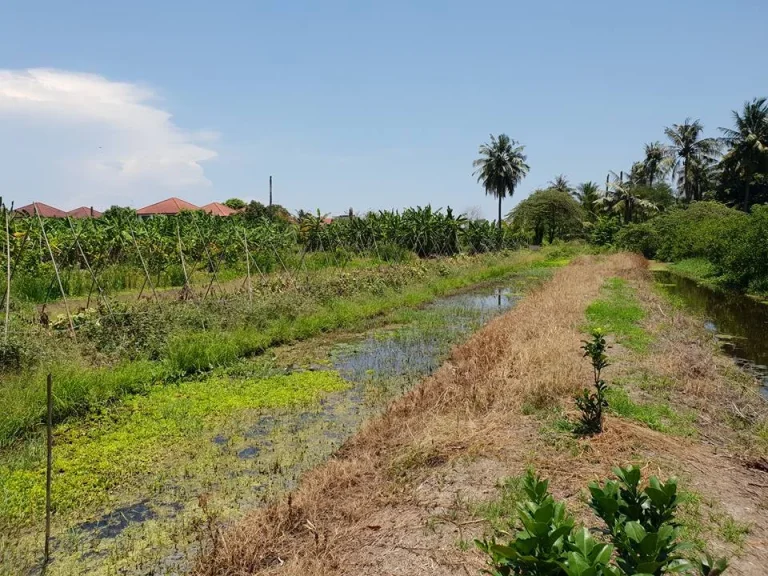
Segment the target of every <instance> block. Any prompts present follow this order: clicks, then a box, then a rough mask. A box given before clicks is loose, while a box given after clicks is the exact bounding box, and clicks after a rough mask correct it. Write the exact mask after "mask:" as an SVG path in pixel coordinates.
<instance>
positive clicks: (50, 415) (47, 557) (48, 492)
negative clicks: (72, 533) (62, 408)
mask: <svg viewBox="0 0 768 576" xmlns="http://www.w3.org/2000/svg"><path fill="white" fill-rule="evenodd" d="M46 391H47V397H48V418H47V421H46V429H47V433H46V440H47V441H46V444H47V456H48V459H47V463H46V467H45V560H44V564H43V566H44V567H45V566H48V561H49V560H50V557H51V473H52V470H53V377H52V376H51V375H50V374H48V378H47V381H46Z"/></svg>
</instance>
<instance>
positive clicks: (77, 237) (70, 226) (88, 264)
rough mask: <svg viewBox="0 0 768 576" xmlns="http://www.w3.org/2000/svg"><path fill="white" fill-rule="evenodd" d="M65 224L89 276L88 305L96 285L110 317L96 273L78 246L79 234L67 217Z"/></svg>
mask: <svg viewBox="0 0 768 576" xmlns="http://www.w3.org/2000/svg"><path fill="white" fill-rule="evenodd" d="M67 223H68V224H69V229H70V230H72V234H73V235H74V237H75V245H76V246H77V249H78V251H79V252H80V256H81V257H82V259H83V262H85V267H86V268H88V272H89V273H90V275H91V290H89V291H88V304H90V302H91V291H92V290H93V285H94V284H96V289H97V290H98V291H99V296H101V299H102V301H103V302H104V304H105V305H106V307H107V310H109V314H110V315H112V307H111V306H110V305H109V301H108V300H107V297H106V296H105V295H104V291H103V290H102V289H101V284H99V280H98V279H97V278H96V273H95V272H94V271H93V268H91V264H90V263H89V262H88V258H86V257H85V252H84V251H83V246H82V244H80V234H79V233H77V232H76V231H75V227H74V226H73V225H72V220H70V218H69V216H67Z"/></svg>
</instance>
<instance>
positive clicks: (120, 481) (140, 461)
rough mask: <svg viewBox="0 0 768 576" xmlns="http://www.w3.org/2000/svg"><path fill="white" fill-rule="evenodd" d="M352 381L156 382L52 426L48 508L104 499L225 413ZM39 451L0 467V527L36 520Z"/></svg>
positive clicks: (332, 377)
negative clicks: (85, 417) (84, 418)
mask: <svg viewBox="0 0 768 576" xmlns="http://www.w3.org/2000/svg"><path fill="white" fill-rule="evenodd" d="M348 386H349V383H348V382H347V381H345V380H343V379H342V378H341V377H340V376H339V375H338V373H336V372H332V371H319V372H297V373H293V374H290V375H277V376H266V377H258V376H257V377H252V378H247V379H240V380H237V379H230V378H226V377H212V378H207V379H205V380H198V381H192V382H185V383H183V384H182V385H179V386H158V387H155V388H153V389H152V391H151V393H150V394H148V395H145V396H132V397H130V398H128V399H126V401H125V403H124V404H123V405H122V406H116V407H114V408H111V409H107V410H104V411H103V412H102V413H101V414H99V415H97V416H93V417H92V418H91V419H90V421H88V422H87V423H86V425H79V424H77V423H75V424H74V425H72V426H68V425H62V426H59V427H58V428H57V430H56V450H55V463H54V465H55V469H56V475H55V478H54V490H53V507H54V510H55V512H56V513H57V514H63V513H66V512H68V511H70V510H77V511H86V510H89V509H92V508H93V507H94V506H98V505H99V504H102V503H103V502H106V501H107V500H109V498H110V493H111V492H112V491H114V490H116V489H118V488H122V487H123V486H124V485H125V484H126V483H127V482H130V481H131V479H132V478H134V477H136V476H137V475H140V474H143V473H150V472H152V471H153V470H156V469H157V463H158V462H160V461H163V460H164V459H165V458H168V457H171V456H173V453H174V452H177V451H184V450H187V449H189V448H192V449H200V450H205V449H206V447H207V445H209V444H211V443H210V441H208V442H206V443H205V445H204V446H200V447H199V448H197V447H195V446H189V445H188V444H189V442H190V440H193V439H196V438H199V436H200V434H201V432H202V431H204V430H205V429H207V428H209V427H211V428H212V427H213V426H212V424H213V423H214V422H217V421H221V420H222V419H223V418H226V417H227V416H228V415H230V414H234V413H235V412H238V411H242V410H245V409H250V410H261V409H275V408H287V407H293V406H298V405H309V404H312V403H314V402H316V401H317V400H318V399H319V398H320V397H321V395H323V394H325V393H328V392H333V391H336V390H342V389H344V388H346V387H348ZM39 456H40V454H37V453H33V454H29V453H23V454H16V455H7V457H6V458H5V461H4V462H3V464H1V465H0V494H2V495H3V497H2V498H0V527H2V526H4V525H14V526H20V525H26V524H29V523H33V522H38V521H40V519H41V517H42V516H41V515H42V513H43V510H44V498H45V492H44V488H45V482H44V481H43V480H42V479H44V477H45V466H44V460H43V459H42V458H40V457H39Z"/></svg>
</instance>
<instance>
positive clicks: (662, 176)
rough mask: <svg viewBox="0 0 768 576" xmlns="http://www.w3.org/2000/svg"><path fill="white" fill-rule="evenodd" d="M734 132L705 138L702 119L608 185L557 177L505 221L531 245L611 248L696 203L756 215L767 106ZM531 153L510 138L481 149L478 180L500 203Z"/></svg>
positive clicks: (745, 116)
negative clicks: (643, 225)
mask: <svg viewBox="0 0 768 576" xmlns="http://www.w3.org/2000/svg"><path fill="white" fill-rule="evenodd" d="M732 120H733V124H732V126H731V127H723V128H719V130H718V131H719V135H718V136H705V134H704V126H703V125H702V123H701V122H700V121H699V120H693V119H691V118H686V119H685V120H684V121H683V122H682V123H680V124H672V125H671V126H667V127H665V128H664V130H663V134H664V137H665V140H664V141H663V142H662V141H655V142H650V143H647V144H645V145H644V149H643V156H642V158H640V159H639V160H638V161H636V162H634V163H633V164H632V166H631V167H630V168H629V170H626V171H624V170H622V171H619V172H618V173H616V172H609V175H608V177H607V178H606V181H605V185H604V186H603V185H601V184H598V183H597V182H591V181H590V182H584V183H581V184H578V185H577V186H572V185H571V184H570V183H569V182H568V180H567V178H566V177H565V176H563V175H559V176H557V177H556V178H554V179H553V180H552V181H550V182H549V183H548V185H547V187H546V188H544V189H541V190H536V191H534V192H533V193H532V194H531V195H530V196H529V197H528V198H526V199H525V200H523V201H522V202H521V203H520V204H519V205H518V206H516V207H515V209H514V210H512V211H511V212H509V213H508V214H507V218H506V220H507V222H508V223H509V224H510V225H511V226H512V227H513V228H514V229H515V230H516V231H517V232H518V233H522V234H524V235H525V236H526V237H527V238H528V239H529V240H530V241H531V242H533V243H536V244H540V243H541V242H543V241H545V240H547V241H550V242H551V241H553V240H554V239H556V238H561V239H568V238H573V237H585V238H587V239H592V240H595V241H596V242H597V243H603V244H604V243H609V242H610V241H611V240H612V239H613V236H614V235H615V234H616V233H617V232H618V230H619V229H620V228H621V227H623V226H626V225H629V224H632V223H639V222H645V221H648V220H649V219H652V218H654V217H655V216H657V215H658V214H660V213H662V212H664V211H667V210H670V209H673V208H679V207H685V206H688V205H690V204H691V203H693V202H700V201H705V200H708V201H714V202H719V203H721V204H724V205H725V206H728V207H733V208H736V209H739V210H741V211H743V212H750V211H751V209H752V207H753V206H755V205H757V204H764V203H766V202H768V103H767V101H766V99H765V98H755V99H753V100H752V101H749V102H745V103H744V105H743V107H742V109H741V110H734V111H732ZM524 151H525V147H524V146H522V145H521V144H520V143H519V142H517V141H515V140H513V139H511V138H509V137H508V136H507V135H506V134H501V135H499V136H498V137H497V136H491V138H490V141H489V142H488V143H485V144H483V145H481V146H480V149H479V155H480V157H479V158H478V159H477V160H475V162H474V167H475V169H476V170H475V173H474V174H475V175H476V176H477V177H478V181H479V182H480V183H481V184H482V185H483V187H484V189H485V192H486V194H489V195H492V196H495V197H496V198H497V199H498V202H499V218H498V225H499V226H500V227H501V225H502V210H501V203H502V200H503V199H504V198H506V197H507V196H512V195H513V193H514V191H515V188H516V187H517V186H518V185H519V183H520V182H521V181H522V179H523V178H524V177H525V176H526V175H527V173H528V170H529V167H528V164H527V158H526V155H525V153H524Z"/></svg>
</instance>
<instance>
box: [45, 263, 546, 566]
mask: <svg viewBox="0 0 768 576" xmlns="http://www.w3.org/2000/svg"><path fill="white" fill-rule="evenodd" d="M545 275H546V272H544V271H542V272H538V271H537V272H536V273H534V275H533V276H519V277H515V278H512V279H511V280H508V281H506V282H505V284H504V286H503V287H498V286H497V287H492V288H483V289H477V290H474V291H470V292H465V293H461V294H458V295H454V296H450V297H446V298H442V299H438V300H436V301H434V302H432V303H431V304H430V305H428V306H425V307H423V308H421V309H418V310H402V311H399V312H398V313H396V314H395V318H394V321H395V324H394V325H393V326H391V327H388V328H382V329H377V330H373V331H370V332H367V333H362V334H359V335H358V336H357V337H352V338H346V339H345V340H344V341H343V342H339V343H336V344H334V345H332V346H330V348H329V349H327V350H324V351H323V352H322V353H321V356H322V358H320V357H317V356H316V357H313V358H309V359H307V363H304V364H302V365H301V366H297V365H293V366H290V367H287V366H280V365H273V366H271V367H270V368H268V370H269V371H270V373H282V374H285V373H291V372H295V371H309V372H312V371H326V370H328V371H332V372H334V373H336V374H338V375H339V376H341V378H343V379H344V380H346V381H347V382H348V383H349V387H348V388H346V389H345V390H343V391H340V392H334V393H330V394H327V395H325V396H324V397H323V398H322V400H321V401H320V402H319V403H317V404H316V405H312V406H304V407H300V408H298V409H284V410H265V411H256V410H242V411H241V412H240V413H238V414H237V415H235V416H233V417H230V418H228V419H227V421H226V422H219V423H218V424H216V425H215V426H213V427H212V428H211V429H206V430H202V431H201V432H200V433H199V435H198V436H196V439H195V442H196V446H195V447H194V450H193V451H192V452H191V453H187V454H180V455H179V456H178V457H177V458H176V460H177V461H175V462H173V466H172V468H169V469H168V470H165V471H162V470H158V471H157V473H156V475H155V477H154V478H152V477H148V478H147V479H146V481H142V484H143V485H144V488H139V489H138V490H133V491H132V492H131V493H129V494H122V495H116V497H115V501H114V504H113V505H112V506H110V507H109V508H108V509H106V510H103V513H102V514H101V515H100V516H96V517H93V518H89V519H88V520H87V521H85V522H80V523H78V524H77V525H74V526H71V527H68V528H67V530H66V535H62V534H61V533H60V534H59V535H58V536H57V538H56V541H55V543H54V544H55V546H54V562H53V564H52V565H51V570H50V574H71V573H77V574H79V573H88V574H102V573H103V574H123V573H126V574H127V573H130V574H153V575H155V574H180V573H183V572H184V571H185V570H186V569H188V568H189V566H190V564H189V563H190V559H191V558H194V555H195V553H196V551H197V549H198V542H199V538H198V534H199V531H200V529H201V527H204V523H205V518H204V517H202V514H201V509H200V496H201V494H204V495H205V499H206V501H208V502H209V503H210V504H209V508H210V509H211V510H212V511H213V514H214V515H215V517H216V519H217V521H224V522H227V521H235V520H236V519H237V518H238V517H240V516H241V515H242V513H243V512H244V511H246V510H248V509H251V508H253V507H255V506H259V505H260V504H262V503H263V502H266V501H269V500H270V499H271V498H273V497H274V496H276V495H279V494H281V493H284V492H285V491H286V490H291V489H293V488H295V486H296V485H297V482H298V479H299V477H300V474H301V473H302V472H304V471H306V470H307V469H309V468H311V467H312V466H315V465H317V464H319V463H320V462H322V461H323V460H325V459H327V458H328V457H329V456H330V455H331V454H333V452H335V451H336V450H337V449H338V448H339V447H340V446H341V444H342V443H343V442H344V441H345V440H346V439H347V438H349V437H350V436H351V435H352V434H353V433H354V432H355V431H356V430H357V429H358V428H359V427H360V425H361V424H362V423H363V422H364V421H365V420H366V419H368V418H370V417H371V416H374V415H375V414H377V413H379V412H380V411H381V410H382V409H383V407H385V406H386V405H387V404H388V403H389V402H391V401H392V400H393V399H395V398H397V397H398V396H399V395H401V394H403V393H404V392H405V391H407V390H408V389H410V388H411V387H413V386H414V385H415V384H416V383H418V382H419V381H421V380H422V379H423V378H425V377H426V376H428V375H429V374H431V373H432V372H434V371H435V370H436V369H437V368H438V367H439V366H440V365H441V364H442V363H443V362H444V361H445V359H446V357H447V355H448V353H449V351H450V349H451V348H452V347H453V346H455V345H456V344H457V343H459V342H461V341H462V340H464V339H466V338H467V337H468V336H469V335H470V334H471V333H473V332H474V331H476V330H478V329H479V328H480V327H482V326H483V325H484V324H486V323H487V322H488V321H489V320H491V319H492V318H494V317H495V316H497V315H499V314H501V313H503V312H505V311H507V310H509V309H510V308H512V307H513V306H514V305H515V303H516V302H517V301H518V300H519V298H520V297H521V296H520V294H521V293H522V292H523V291H524V290H525V289H526V288H527V287H529V286H530V285H531V284H532V283H536V282H539V281H540V280H541V279H542V278H543V277H544V276H545ZM255 362H262V363H263V362H264V360H258V361H255ZM260 369H262V370H263V368H260ZM179 452H180V453H181V452H182V451H181V450H179ZM184 458H186V459H187V460H188V461H187V462H186V463H183V464H181V465H180V464H179V462H178V460H181V459H184ZM181 469H183V470H184V474H183V475H180V474H178V473H176V472H175V471H176V470H181ZM171 470H173V471H171ZM150 476H151V475H150ZM75 567H77V570H79V571H77V572H75V571H74V569H75Z"/></svg>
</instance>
